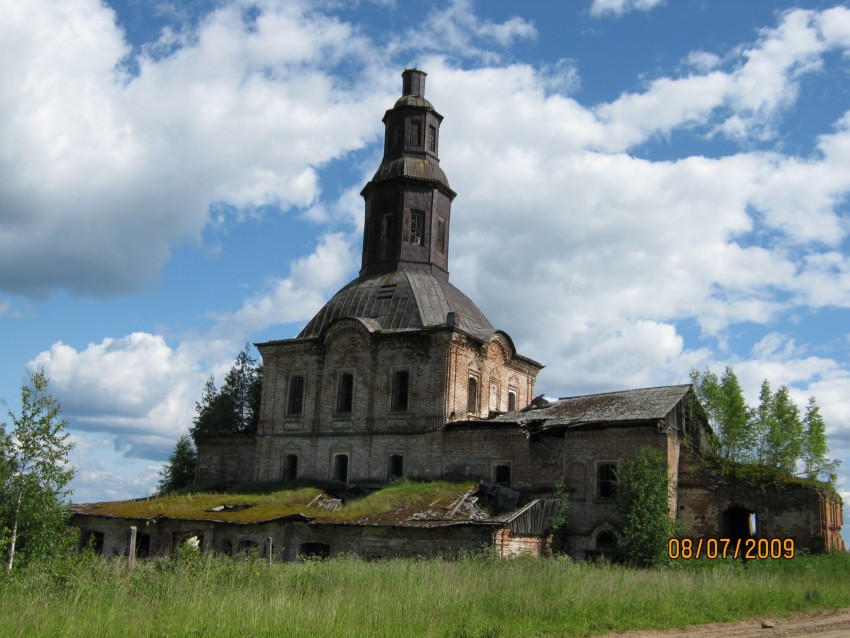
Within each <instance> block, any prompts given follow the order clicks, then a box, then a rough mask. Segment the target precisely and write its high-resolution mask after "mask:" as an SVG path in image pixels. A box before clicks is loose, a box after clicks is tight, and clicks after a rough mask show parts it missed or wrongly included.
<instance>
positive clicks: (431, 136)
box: [428, 126, 437, 153]
mask: <svg viewBox="0 0 850 638" xmlns="http://www.w3.org/2000/svg"><path fill="white" fill-rule="evenodd" d="M428 150H429V151H431V152H432V153H436V152H437V128H436V127H435V126H429V127H428Z"/></svg>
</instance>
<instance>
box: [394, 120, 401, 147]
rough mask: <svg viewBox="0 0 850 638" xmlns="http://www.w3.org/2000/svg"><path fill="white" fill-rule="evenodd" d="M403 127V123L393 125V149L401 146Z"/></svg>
mask: <svg viewBox="0 0 850 638" xmlns="http://www.w3.org/2000/svg"><path fill="white" fill-rule="evenodd" d="M401 138H402V128H401V124H394V125H393V150H398V148H399V147H400V146H401Z"/></svg>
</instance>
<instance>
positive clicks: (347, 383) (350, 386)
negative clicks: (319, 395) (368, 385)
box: [336, 372, 354, 412]
mask: <svg viewBox="0 0 850 638" xmlns="http://www.w3.org/2000/svg"><path fill="white" fill-rule="evenodd" d="M353 409H354V375H353V374H351V373H350V372H343V373H342V374H341V375H339V380H338V382H337V388H336V411H337V412H351V411H352V410H353Z"/></svg>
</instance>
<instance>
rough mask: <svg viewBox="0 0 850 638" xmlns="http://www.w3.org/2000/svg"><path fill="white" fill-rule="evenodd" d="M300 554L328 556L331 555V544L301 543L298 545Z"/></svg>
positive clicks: (313, 556) (309, 556) (310, 556)
mask: <svg viewBox="0 0 850 638" xmlns="http://www.w3.org/2000/svg"><path fill="white" fill-rule="evenodd" d="M298 555H299V556H304V557H305V558H328V557H329V556H330V555H331V546H330V545H328V544H327V543H301V544H300V545H299V546H298Z"/></svg>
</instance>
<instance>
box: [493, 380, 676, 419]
mask: <svg viewBox="0 0 850 638" xmlns="http://www.w3.org/2000/svg"><path fill="white" fill-rule="evenodd" d="M690 389H691V385H690V384H684V385H670V386H663V387H660V388H642V389H640V390H623V391H621V392H606V393H604V394H589V395H585V396H579V397H568V398H564V399H558V400H557V401H554V402H552V403H551V404H549V405H548V406H547V407H543V408H537V409H528V410H526V411H521V412H509V413H508V414H503V415H501V416H499V417H496V418H495V419H493V420H494V421H498V422H507V423H517V424H519V425H525V424H529V423H532V422H535V423H539V424H540V425H542V426H543V427H544V428H549V427H554V426H568V427H580V426H583V425H606V424H614V423H629V422H632V423H634V422H645V421H653V420H658V419H663V418H664V417H665V416H667V414H669V412H670V411H671V410H672V409H673V408H674V407H675V406H676V404H678V403H679V401H681V400H682V399H683V398H684V396H685V395H686V394H687V393H688V391H689V390H690Z"/></svg>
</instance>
